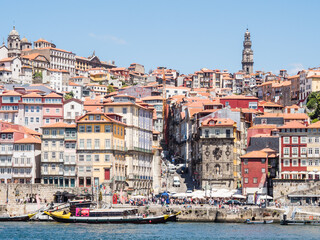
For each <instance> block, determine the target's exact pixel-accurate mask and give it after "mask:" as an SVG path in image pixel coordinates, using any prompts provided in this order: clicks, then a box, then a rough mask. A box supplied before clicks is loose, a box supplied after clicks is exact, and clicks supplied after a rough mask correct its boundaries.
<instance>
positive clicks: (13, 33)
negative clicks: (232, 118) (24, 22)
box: [9, 26, 19, 35]
mask: <svg viewBox="0 0 320 240" xmlns="http://www.w3.org/2000/svg"><path fill="white" fill-rule="evenodd" d="M9 35H19V33H18V32H17V30H16V28H15V26H13V29H12V30H11V32H10V34H9Z"/></svg>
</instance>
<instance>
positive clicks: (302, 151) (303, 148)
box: [300, 147, 307, 155]
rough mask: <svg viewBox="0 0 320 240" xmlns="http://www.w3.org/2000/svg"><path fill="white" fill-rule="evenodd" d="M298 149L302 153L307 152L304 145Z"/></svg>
mask: <svg viewBox="0 0 320 240" xmlns="http://www.w3.org/2000/svg"><path fill="white" fill-rule="evenodd" d="M300 151H301V154H302V155H305V154H307V148H305V147H302V148H300Z"/></svg>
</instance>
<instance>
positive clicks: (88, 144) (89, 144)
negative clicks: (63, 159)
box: [87, 139, 92, 149]
mask: <svg viewBox="0 0 320 240" xmlns="http://www.w3.org/2000/svg"><path fill="white" fill-rule="evenodd" d="M91 148H92V145H91V139H87V149H91Z"/></svg>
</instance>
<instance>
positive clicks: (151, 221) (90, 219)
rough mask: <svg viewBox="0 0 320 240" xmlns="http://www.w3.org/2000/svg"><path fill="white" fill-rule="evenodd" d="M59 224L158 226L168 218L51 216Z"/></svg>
mask: <svg viewBox="0 0 320 240" xmlns="http://www.w3.org/2000/svg"><path fill="white" fill-rule="evenodd" d="M51 217H52V218H53V219H54V220H55V221H57V222H63V223H91V224H112V223H114V224H120V223H134V224H158V223H165V222H167V219H168V217H166V216H159V217H146V218H142V217H141V218H140V217H138V218H123V217H119V218H117V217H114V218H103V217H102V218H98V217H69V218H61V217H56V216H53V215H52V216H51Z"/></svg>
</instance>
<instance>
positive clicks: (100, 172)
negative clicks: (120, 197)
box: [77, 112, 126, 191]
mask: <svg viewBox="0 0 320 240" xmlns="http://www.w3.org/2000/svg"><path fill="white" fill-rule="evenodd" d="M125 128H126V125H125V124H124V123H122V122H121V116H119V115H117V114H106V113H102V112H89V113H87V114H85V115H84V116H82V117H81V118H79V119H78V120H77V131H78V135H77V144H78V146H77V156H78V181H79V186H80V187H81V186H83V187H89V186H91V184H93V185H94V186H99V185H101V184H102V185H104V186H107V187H110V189H109V190H112V191H120V190H124V188H125V185H126V183H125V180H126V177H125V176H126V164H125V141H124V139H125Z"/></svg>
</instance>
